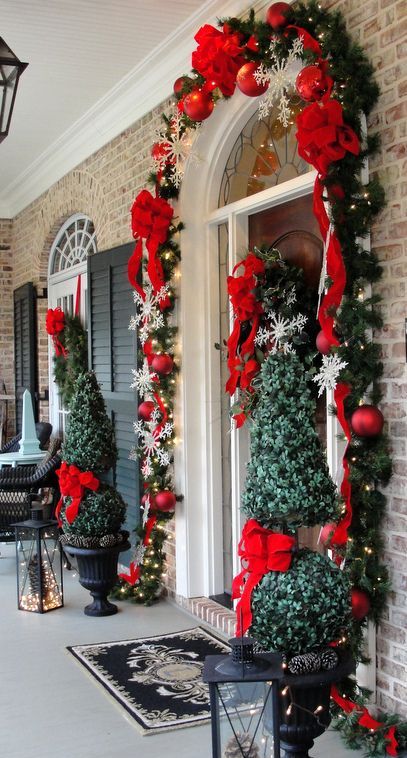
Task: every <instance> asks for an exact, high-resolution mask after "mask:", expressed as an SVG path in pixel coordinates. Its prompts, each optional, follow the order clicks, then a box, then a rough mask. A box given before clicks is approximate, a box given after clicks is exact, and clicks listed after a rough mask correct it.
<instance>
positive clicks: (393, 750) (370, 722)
mask: <svg viewBox="0 0 407 758" xmlns="http://www.w3.org/2000/svg"><path fill="white" fill-rule="evenodd" d="M331 698H332V700H334V702H335V703H336V704H337V705H339V707H340V708H342V710H343V711H345V713H347V714H349V713H353V711H355V710H357V711H358V712H360V714H361V715H360V718H359V719H358V724H359V725H360V726H363V727H365V729H370V730H371V731H373V732H376V731H377V730H378V729H382V728H383V726H384V724H383V723H382V722H381V721H377V720H376V719H374V718H373V716H371V715H370V713H369V711H368V709H367V708H366V707H365V706H363V705H358V704H357V703H354V702H353V700H350V698H347V697H343V696H342V695H340V694H339V690H338V688H337V687H336V685H335V684H333V685H332V687H331ZM395 731H396V726H395V725H394V726H391V727H390V728H389V729H388V730H387V732H386V733H385V735H384V736H385V739H386V740H387V741H388V743H389V744H388V745H386V753H387V754H388V755H392V756H397V748H398V742H397V739H396V735H395Z"/></svg>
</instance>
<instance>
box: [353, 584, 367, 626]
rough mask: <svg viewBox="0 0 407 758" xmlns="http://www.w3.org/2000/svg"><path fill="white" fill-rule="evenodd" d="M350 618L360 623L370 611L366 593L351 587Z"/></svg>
mask: <svg viewBox="0 0 407 758" xmlns="http://www.w3.org/2000/svg"><path fill="white" fill-rule="evenodd" d="M351 604H352V616H353V618H355V619H356V620H357V621H362V619H364V618H365V617H366V616H367V614H368V613H369V611H370V599H369V596H368V595H367V593H366V592H364V591H363V590H359V589H358V588H357V587H352V590H351Z"/></svg>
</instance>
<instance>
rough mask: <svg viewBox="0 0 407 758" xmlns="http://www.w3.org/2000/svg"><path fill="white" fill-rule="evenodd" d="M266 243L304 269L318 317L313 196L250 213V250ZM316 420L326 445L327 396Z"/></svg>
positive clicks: (310, 532) (313, 539)
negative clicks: (313, 296)
mask: <svg viewBox="0 0 407 758" xmlns="http://www.w3.org/2000/svg"><path fill="white" fill-rule="evenodd" d="M264 244H266V245H268V246H272V247H275V248H277V250H279V251H280V253H281V256H282V258H283V259H284V260H286V261H287V262H288V263H290V264H292V265H294V266H298V268H302V269H303V271H304V279H305V282H306V284H307V285H308V287H309V288H310V289H311V290H312V291H313V292H314V293H315V316H316V313H317V303H318V283H319V278H320V273H321V265H322V253H323V243H322V239H321V235H320V232H319V227H318V222H317V220H316V218H315V216H314V214H313V210H312V195H303V196H302V197H299V198H297V199H296V200H290V201H289V202H287V203H282V204H281V205H275V206H273V207H271V208H267V209H266V210H264V211H261V212H260V213H255V214H253V215H252V216H249V249H250V250H253V247H255V246H257V247H260V246H261V245H264ZM315 422H316V428H317V432H318V435H319V437H320V439H321V442H322V444H323V446H324V447H326V435H327V425H326V403H325V397H324V396H323V397H322V398H319V400H318V401H317V408H316V417H315ZM318 535H319V527H315V528H314V529H305V528H304V529H300V530H299V535H298V536H299V541H300V545H302V546H307V547H311V548H312V549H314V550H316V549H319V547H318V546H317V541H318Z"/></svg>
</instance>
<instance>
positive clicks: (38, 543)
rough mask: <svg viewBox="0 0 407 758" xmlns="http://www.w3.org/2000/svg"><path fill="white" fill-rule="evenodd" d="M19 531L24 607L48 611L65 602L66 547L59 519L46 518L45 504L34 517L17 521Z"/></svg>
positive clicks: (20, 598)
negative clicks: (59, 530) (63, 580)
mask: <svg viewBox="0 0 407 758" xmlns="http://www.w3.org/2000/svg"><path fill="white" fill-rule="evenodd" d="M13 526H14V527H15V532H16V558H17V600H18V608H19V610H20V611H33V612H34V613H46V612H47V611H52V610H54V609H55V608H61V606H63V604H64V599H63V584H62V551H61V546H60V542H59V532H58V526H57V522H56V521H45V520H44V519H43V512H42V508H38V507H36V508H33V509H32V510H31V519H30V520H29V521H21V522H20V523H18V524H13Z"/></svg>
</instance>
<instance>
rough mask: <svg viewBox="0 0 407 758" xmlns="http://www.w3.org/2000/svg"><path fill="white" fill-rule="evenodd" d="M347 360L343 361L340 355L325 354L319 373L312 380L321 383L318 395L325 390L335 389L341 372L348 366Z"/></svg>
mask: <svg viewBox="0 0 407 758" xmlns="http://www.w3.org/2000/svg"><path fill="white" fill-rule="evenodd" d="M347 365H348V364H347V362H346V361H341V359H340V357H339V355H324V356H323V357H322V366H321V368H320V370H319V373H318V374H315V376H313V377H312V381H313V382H316V383H317V384H318V385H319V390H318V397H320V396H321V395H322V394H323V393H324V391H325V390H334V389H335V387H336V385H337V383H338V382H337V380H338V376H339V374H340V372H341V371H342V370H343V369H344V368H346V366H347Z"/></svg>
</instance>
